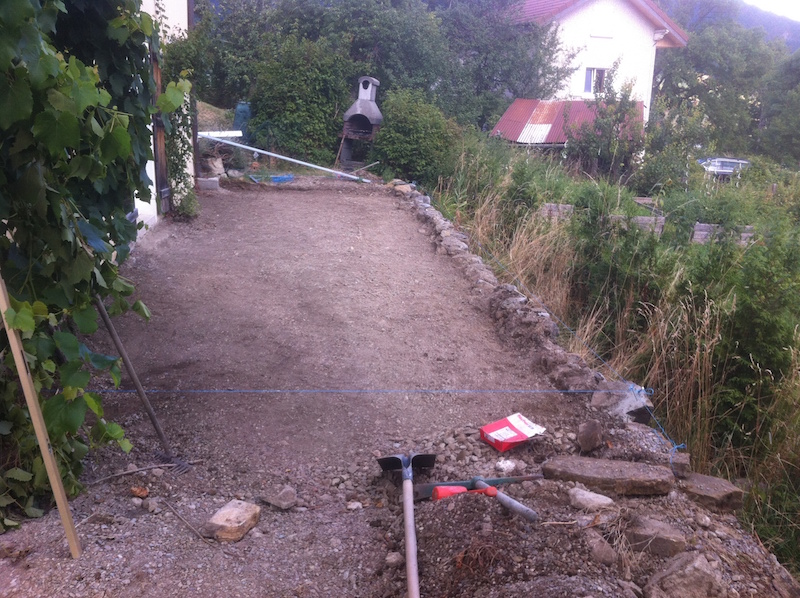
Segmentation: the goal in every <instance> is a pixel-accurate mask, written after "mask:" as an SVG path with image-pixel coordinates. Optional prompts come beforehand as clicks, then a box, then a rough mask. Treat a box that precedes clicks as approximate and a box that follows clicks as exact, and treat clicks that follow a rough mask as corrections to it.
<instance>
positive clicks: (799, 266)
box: [435, 136, 800, 571]
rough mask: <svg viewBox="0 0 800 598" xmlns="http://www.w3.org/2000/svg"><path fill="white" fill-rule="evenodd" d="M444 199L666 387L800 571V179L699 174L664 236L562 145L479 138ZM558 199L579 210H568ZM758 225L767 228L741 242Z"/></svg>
mask: <svg viewBox="0 0 800 598" xmlns="http://www.w3.org/2000/svg"><path fill="white" fill-rule="evenodd" d="M664 188H665V187H662V189H664ZM435 195H436V201H437V202H438V206H439V208H440V209H441V210H442V211H443V212H444V213H445V214H446V215H447V216H448V217H450V218H451V219H453V220H454V221H455V222H457V223H459V224H460V225H461V226H462V227H464V228H465V229H467V230H469V232H470V235H471V238H472V239H473V243H474V245H475V246H474V247H473V250H474V251H475V252H476V253H479V254H482V255H483V256H484V258H490V256H491V259H492V260H493V261H495V263H497V264H501V266H498V270H499V271H500V275H501V276H502V277H504V278H505V279H506V280H508V281H516V282H518V283H519V284H521V285H522V286H524V287H526V288H527V290H528V291H529V293H530V294H532V295H534V296H535V297H536V298H537V299H538V300H540V301H541V302H542V303H543V304H544V305H545V306H546V307H547V308H548V309H549V310H550V311H551V313H553V314H555V315H557V316H558V317H559V318H560V319H562V320H563V321H564V322H565V323H566V324H567V325H568V326H569V327H570V328H572V329H573V330H574V331H575V332H576V337H577V338H579V339H581V340H582V341H583V342H585V344H586V345H588V346H589V347H592V348H593V349H594V350H595V351H597V352H598V353H599V355H600V356H601V357H602V359H603V360H605V361H606V362H607V363H608V364H609V365H610V366H611V368H613V370H614V371H616V372H619V373H620V374H621V375H622V376H624V377H625V378H626V379H628V380H632V381H635V382H637V383H640V384H642V385H643V386H646V387H652V388H653V389H654V391H655V394H654V395H653V397H652V398H653V401H654V403H655V405H656V407H657V413H658V416H659V419H660V420H661V422H662V423H663V425H664V426H665V428H666V429H667V430H668V432H669V433H670V435H671V436H672V437H673V438H674V439H675V440H676V441H677V442H684V443H686V444H687V446H688V447H689V451H690V453H691V455H692V464H693V467H694V469H695V470H696V471H699V472H703V473H710V474H714V475H721V476H724V477H727V478H729V479H732V480H734V481H736V482H737V483H738V484H740V485H742V486H744V487H746V488H747V490H748V494H747V496H748V499H747V506H746V510H745V512H744V514H743V517H744V519H745V520H746V521H747V522H749V523H751V524H752V526H753V528H754V530H755V531H756V532H757V533H759V535H760V537H761V538H762V541H763V542H764V543H765V544H766V545H767V546H768V547H769V548H770V549H771V550H772V551H773V552H775V554H777V555H778V557H779V558H780V559H781V560H782V561H784V562H786V563H788V564H789V565H790V566H792V567H793V568H794V569H795V571H798V570H800V548H798V546H800V499H798V494H799V493H800V440H798V439H799V438H800V336H799V335H798V330H797V326H798V324H800V257H799V256H800V236H799V235H798V224H799V222H798V220H800V181H798V179H797V176H796V175H795V174H794V173H789V172H785V171H781V170H779V169H777V168H774V167H771V166H770V165H768V164H762V163H758V162H756V163H755V164H754V166H753V168H751V169H750V170H749V171H747V172H746V173H745V174H744V175H743V176H742V178H741V179H735V180H734V181H732V182H720V181H715V180H711V179H707V178H705V177H704V176H703V174H702V172H699V171H697V170H692V171H690V172H689V177H688V180H687V182H686V183H685V185H683V188H682V189H674V186H673V188H672V190H671V191H669V192H668V193H665V194H663V195H662V196H660V197H658V198H656V200H657V204H658V205H660V207H661V209H662V210H663V213H664V217H665V222H664V229H663V233H662V234H661V235H660V236H657V235H656V234H653V233H652V232H649V231H647V230H642V229H641V228H640V227H638V226H637V225H636V224H635V222H634V221H633V219H634V217H636V216H641V215H645V214H648V212H647V211H646V210H644V209H643V208H642V207H641V206H639V205H638V204H636V203H635V202H634V201H633V192H632V191H631V190H629V189H628V188H626V187H625V186H623V185H621V184H609V183H607V182H605V181H601V180H592V179H590V178H588V177H586V176H585V175H582V174H581V173H579V172H573V171H570V169H569V168H568V167H567V166H566V165H565V164H564V163H562V159H561V156H560V155H558V154H554V155H543V154H529V153H527V152H525V151H522V150H518V149H514V148H511V147H508V146H507V145H504V144H501V143H499V142H496V141H495V140H486V139H482V138H480V137H477V136H476V137H471V138H468V140H467V141H465V143H464V147H463V149H462V152H461V155H460V157H459V159H458V161H457V165H456V168H455V172H454V174H453V176H452V177H451V178H449V179H447V180H446V181H443V182H442V183H441V184H440V186H439V189H438V192H437V193H436V194H435ZM546 204H569V205H571V206H572V208H568V209H567V210H572V213H571V216H570V217H564V218H561V217H558V216H556V214H555V212H554V210H553V209H552V208H549V209H548V208H547V207H545V206H546ZM560 213H562V214H564V213H566V210H561V211H560ZM698 221H699V222H704V223H708V224H713V225H716V226H717V228H716V229H715V230H716V236H713V235H712V239H711V240H710V241H709V242H708V243H706V244H698V243H691V242H690V239H691V233H692V230H693V228H694V224H695V222H698ZM746 226H752V227H753V229H754V237H753V239H752V240H751V241H750V242H748V243H745V244H742V243H741V242H740V238H741V233H742V231H743V230H745V228H744V227H746ZM566 337H570V338H571V339H572V340H565V341H564V342H565V343H568V344H569V348H570V349H571V350H573V351H576V352H579V353H582V354H586V355H585V356H586V358H587V360H589V361H591V360H594V361H595V362H596V363H595V364H594V365H597V366H600V365H601V363H600V362H598V360H597V358H596V357H594V356H593V355H592V354H591V353H589V352H588V351H587V350H586V346H585V345H584V344H583V342H580V341H576V340H575V339H574V337H571V336H570V335H562V338H566ZM605 373H607V372H605Z"/></svg>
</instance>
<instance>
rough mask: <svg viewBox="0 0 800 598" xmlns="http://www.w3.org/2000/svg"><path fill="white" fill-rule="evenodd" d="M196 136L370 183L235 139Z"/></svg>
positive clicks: (201, 134) (199, 134)
mask: <svg viewBox="0 0 800 598" xmlns="http://www.w3.org/2000/svg"><path fill="white" fill-rule="evenodd" d="M197 136H198V137H203V138H204V139H210V140H211V141H218V142H219V143H227V144H228V145H232V146H233V147H238V148H241V149H245V150H248V151H251V152H256V153H259V154H263V155H264V156H270V157H272V158H278V159H279V160H286V161H287V162H293V163H295V164H299V165H300V166H306V167H308V168H315V169H317V170H322V171H324V172H330V173H331V174H335V175H337V176H342V177H345V178H347V179H350V180H353V181H358V182H359V183H370V182H371V181H369V180H367V179H362V178H361V177H357V176H355V175H352V174H347V173H346V172H339V171H338V170H331V169H330V168H325V167H324V166H317V165H316V164H309V163H308V162H303V161H301V160H295V159H294V158H288V157H286V156H281V155H280V154H273V153H272V152H268V151H266V150H262V149H258V148H257V147H250V146H249V145H244V144H242V143H236V142H235V141H228V140H227V139H220V138H218V137H212V136H211V135H209V134H207V133H198V134H197Z"/></svg>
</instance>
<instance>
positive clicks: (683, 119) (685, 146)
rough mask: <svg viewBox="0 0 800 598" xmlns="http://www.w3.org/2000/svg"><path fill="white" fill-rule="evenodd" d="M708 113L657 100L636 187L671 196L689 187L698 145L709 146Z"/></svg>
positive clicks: (643, 192)
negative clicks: (675, 191)
mask: <svg viewBox="0 0 800 598" xmlns="http://www.w3.org/2000/svg"><path fill="white" fill-rule="evenodd" d="M703 119H704V114H703V112H702V110H700V109H699V108H698V107H697V106H693V105H691V104H688V103H687V104H683V105H678V106H672V107H670V105H669V102H668V100H667V99H666V98H664V97H661V98H658V99H657V100H656V104H655V106H654V108H653V109H652V110H651V111H650V121H649V122H648V123H647V127H646V131H645V152H644V156H643V157H642V162H641V164H640V165H639V168H638V169H637V170H636V173H635V174H634V177H633V179H632V180H631V184H632V186H633V187H634V188H635V190H636V193H638V194H639V195H644V196H651V195H668V194H669V193H670V192H672V191H673V190H675V189H680V188H681V187H683V188H686V187H687V185H688V184H689V179H690V178H691V177H690V175H691V173H692V172H693V171H697V170H698V169H701V167H700V166H699V165H697V164H696V163H695V154H696V149H695V148H696V147H697V146H707V145H708V142H709V139H708V132H707V129H706V128H705V127H704V126H703Z"/></svg>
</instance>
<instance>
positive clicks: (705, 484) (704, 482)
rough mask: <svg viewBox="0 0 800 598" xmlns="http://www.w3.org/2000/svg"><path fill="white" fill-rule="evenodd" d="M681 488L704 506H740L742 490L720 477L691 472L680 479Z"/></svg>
mask: <svg viewBox="0 0 800 598" xmlns="http://www.w3.org/2000/svg"><path fill="white" fill-rule="evenodd" d="M681 488H682V489H683V491H684V492H686V494H688V495H689V497H690V498H691V499H692V500H694V501H695V502H697V503H698V504H701V505H703V506H705V507H709V508H712V509H720V510H736V509H741V508H742V502H743V497H744V492H742V489H741V488H737V487H736V486H734V485H733V484H731V483H730V482H729V481H727V480H723V479H722V478H715V477H713V476H708V475H702V474H699V473H691V474H689V475H688V476H687V477H686V479H685V480H681Z"/></svg>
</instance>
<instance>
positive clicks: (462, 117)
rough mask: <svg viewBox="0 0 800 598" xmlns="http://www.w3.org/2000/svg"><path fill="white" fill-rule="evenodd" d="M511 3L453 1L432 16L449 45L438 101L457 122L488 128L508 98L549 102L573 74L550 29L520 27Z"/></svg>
mask: <svg viewBox="0 0 800 598" xmlns="http://www.w3.org/2000/svg"><path fill="white" fill-rule="evenodd" d="M514 4H515V2H514V0H504V1H501V2H496V1H493V0H470V1H465V0H455V1H453V2H451V3H449V5H448V6H447V8H442V9H440V10H439V11H438V12H437V14H438V16H439V18H440V19H441V22H442V30H443V32H444V35H445V36H446V38H447V41H448V43H449V47H450V52H451V58H450V63H449V71H448V73H447V76H446V77H445V78H444V79H443V80H442V81H441V82H440V83H439V85H438V86H437V87H436V96H437V100H438V103H439V104H440V105H441V106H442V108H443V109H444V110H445V112H447V113H448V114H452V115H454V116H456V117H457V118H458V120H459V122H461V123H472V124H477V125H478V126H479V127H482V126H484V125H487V124H490V123H491V121H492V120H495V119H497V118H499V116H500V115H501V114H502V112H503V110H505V108H506V107H507V106H508V104H509V97H528V98H548V97H550V96H552V95H553V94H554V93H555V92H556V91H557V90H558V89H559V87H560V85H561V83H562V81H563V80H564V79H565V78H566V77H568V76H569V75H570V74H571V73H572V69H571V68H569V67H568V66H563V65H564V64H567V65H568V64H569V62H570V60H571V58H572V55H570V54H568V53H566V52H565V50H564V49H563V48H562V47H561V44H560V41H559V38H558V31H557V29H556V27H555V26H554V25H548V26H540V25H537V24H535V23H528V24H519V23H516V22H515V21H514V20H513V14H514V11H513V10H512V7H513V6H514Z"/></svg>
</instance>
